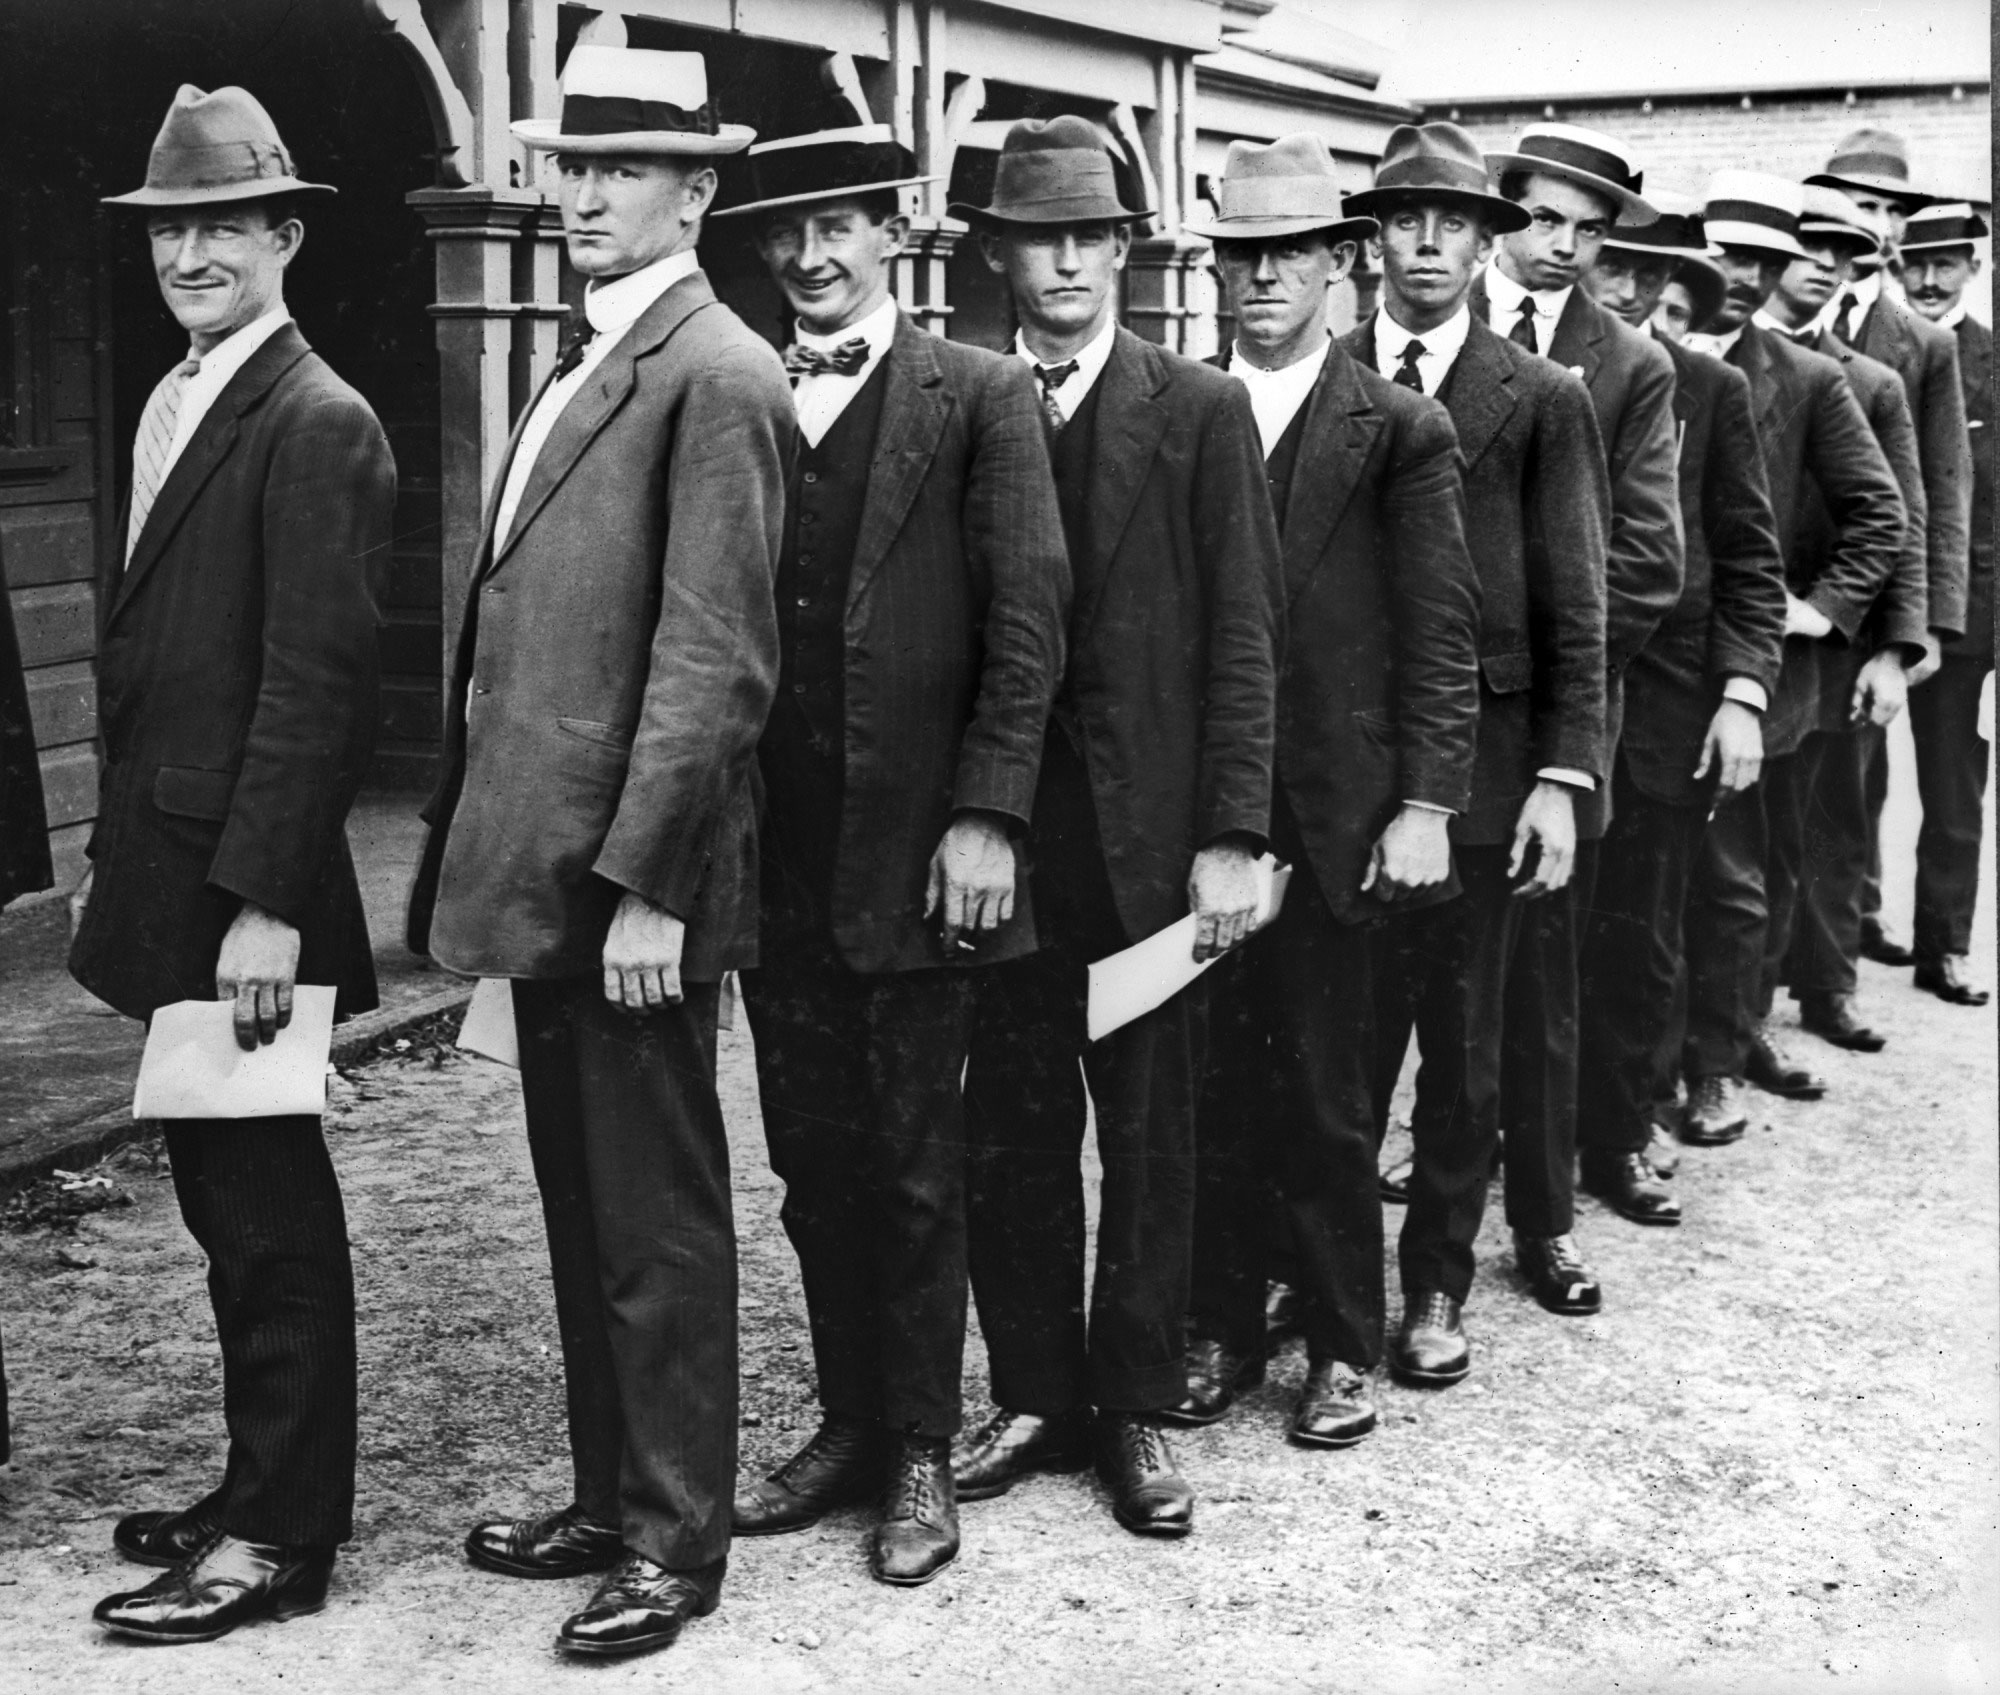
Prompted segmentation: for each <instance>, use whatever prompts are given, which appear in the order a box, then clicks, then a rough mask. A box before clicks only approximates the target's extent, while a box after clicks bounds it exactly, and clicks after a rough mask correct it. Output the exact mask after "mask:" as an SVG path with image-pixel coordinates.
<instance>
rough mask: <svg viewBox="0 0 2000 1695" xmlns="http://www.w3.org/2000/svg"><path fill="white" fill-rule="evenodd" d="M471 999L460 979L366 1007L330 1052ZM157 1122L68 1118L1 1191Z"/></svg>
mask: <svg viewBox="0 0 2000 1695" xmlns="http://www.w3.org/2000/svg"><path fill="white" fill-rule="evenodd" d="M471 999H472V985H471V984H470V983H460V984H457V985H456V986H455V987H453V988H449V989H440V990H439V991H438V992H437V993H436V994H434V995H425V996H424V997H423V998H422V999H421V1000H414V1001H405V1002H404V1003H403V1004H402V1005H400V1006H387V1007H382V1008H381V1009H379V1010H378V1011H375V1012H364V1013H363V1014H362V1015H361V1016H360V1017H359V1018H350V1019H349V1020H348V1021H347V1022H346V1023H345V1024H342V1025H340V1026H338V1027H337V1028H336V1029H335V1030H334V1032H333V1047H332V1051H331V1052H330V1054H329V1056H328V1057H329V1059H330V1060H331V1062H332V1063H333V1064H335V1065H345V1064H348V1063H349V1062H351V1061H353V1060H355V1059H358V1058H359V1057H360V1056H361V1055H362V1054H364V1053H366V1052H367V1051H368V1050H369V1049H370V1048H372V1047H373V1046H374V1045H375V1044H376V1043H377V1042H380V1041H383V1040H385V1039H388V1038H392V1037H395V1036H399V1035H401V1034H402V1033H403V1032H404V1031H405V1030H410V1029H414V1028H415V1027H416V1026H417V1025H419V1024H422V1023H423V1022H424V1021H425V1020H426V1019H431V1018H436V1017H437V1016H438V1015H439V1014H440V1013H445V1012H456V1011H457V1010H458V1009H459V1008H460V1007H462V1006H464V1005H465V1004H466V1002H468V1001H469V1000H471ZM157 1128H158V1125H157V1122H156V1121H155V1120H152V1119H143V1118H134V1117H133V1116H132V1108H131V1105H130V1104H129V1103H125V1104H121V1105H118V1106H115V1107H109V1108H107V1109H106V1110H104V1111H102V1112H99V1113H95V1114H93V1115H92V1116H91V1117H89V1118H85V1119H81V1120H79V1121H78V1122H77V1123H75V1124H66V1125H64V1126H63V1127H62V1128H61V1129H60V1130H57V1131H55V1132H54V1133H53V1136H52V1138H51V1140H50V1141H48V1142H47V1143H44V1144H43V1145H42V1146H40V1147H38V1148H37V1149H36V1150H35V1151H34V1152H33V1153H31V1154H28V1155H27V1156H26V1157H25V1158H23V1159H21V1160H19V1161H17V1162H15V1163H12V1164H7V1165H0V1195H4V1194H7V1193H10V1192H11V1191H13V1190H15V1189H18V1188H20V1187H21V1186H22V1185H23V1184H27V1183H33V1182H35V1181H36V1180H37V1179H39V1178H43V1177H47V1176H49V1175H50V1174H52V1173H53V1172H55V1171H56V1170H58V1169H61V1170H63V1171H81V1170H82V1169H83V1168H84V1167H85V1166H87V1165H95V1164H96V1163H97V1161H99V1160H101V1159H103V1158H104V1157H105V1156H106V1155H107V1154H113V1153H116V1152H117V1151H118V1150H119V1149H120V1148H122V1147H124V1146H125V1145H126V1144H127V1143H128V1142H136V1141H139V1140H140V1139H141V1138H143V1137H145V1136H149V1135H151V1134H152V1133H153V1131H154V1130H155V1129H157Z"/></svg>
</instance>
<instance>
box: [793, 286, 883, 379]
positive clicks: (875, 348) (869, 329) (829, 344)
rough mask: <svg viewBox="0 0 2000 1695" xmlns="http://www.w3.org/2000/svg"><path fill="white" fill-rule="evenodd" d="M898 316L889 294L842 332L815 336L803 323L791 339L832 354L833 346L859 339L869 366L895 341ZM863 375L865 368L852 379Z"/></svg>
mask: <svg viewBox="0 0 2000 1695" xmlns="http://www.w3.org/2000/svg"><path fill="white" fill-rule="evenodd" d="M901 315H902V314H901V312H900V310H899V309H898V307H897V305H896V299H895V296H894V295H891V296H889V297H888V298H887V299H885V300H884V301H883V302H882V304H881V305H879V306H877V307H876V308H875V310H874V311H872V312H870V313H869V314H868V316H867V317H865V318H862V319H861V320H860V321H859V322H857V323H852V324H849V325H848V326H847V327H846V328H845V329H838V330H834V331H833V332H832V333H831V334H829V335H816V334H814V333H813V332H812V331H811V330H809V329H807V328H806V327H805V325H804V324H798V325H795V326H794V327H793V330H792V339H793V340H794V341H796V342H797V343H798V344H799V346H801V347H810V348H811V349H812V350H813V351H814V352H815V353H831V352H832V351H833V350H834V349H835V348H836V347H841V346H844V345H845V344H846V343H848V342H850V341H852V340H854V338H855V337H856V336H859V337H860V338H861V339H862V340H863V341H865V342H867V343H868V362H869V364H870V365H872V364H874V362H875V361H876V360H877V359H879V358H881V357H882V355H883V354H885V353H887V352H888V351H889V344H890V343H891V342H893V341H894V340H895V339H896V321H897V319H898V318H899V317H901ZM866 374H867V373H866V368H864V369H863V370H861V371H857V372H856V373H855V376H856V377H864V376H865V375H866Z"/></svg>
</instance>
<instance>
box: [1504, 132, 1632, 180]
mask: <svg viewBox="0 0 2000 1695" xmlns="http://www.w3.org/2000/svg"><path fill="white" fill-rule="evenodd" d="M1512 151H1513V153H1514V154H1515V155H1516V156H1517V157H1518V158H1522V159H1539V160H1542V161H1544V162H1546V163H1547V164H1549V165H1551V166H1555V167H1557V168H1559V169H1563V170H1571V171H1583V172H1585V173H1586V174H1588V175H1590V176H1593V177H1601V178H1602V179H1603V180H1604V181H1606V182H1611V183H1616V184H1617V185H1618V186H1619V187H1620V188H1622V189H1625V190H1626V191H1627V192H1628V193H1631V194H1637V193H1638V192H1639V191H1640V187H1641V185H1642V184H1643V183H1644V182H1645V172H1643V171H1634V170H1630V169H1628V168H1627V167H1626V164H1625V161H1624V160H1623V159H1621V158H1619V157H1618V155H1617V154H1616V153H1607V152H1605V151H1604V149H1603V148H1601V147H1591V146H1589V145H1588V144H1586V143H1584V142H1581V141H1573V140H1571V139H1570V137H1568V136H1566V135H1526V136H1523V137H1522V138H1521V140H1520V143H1519V145H1518V146H1516V147H1514V148H1513V149H1512Z"/></svg>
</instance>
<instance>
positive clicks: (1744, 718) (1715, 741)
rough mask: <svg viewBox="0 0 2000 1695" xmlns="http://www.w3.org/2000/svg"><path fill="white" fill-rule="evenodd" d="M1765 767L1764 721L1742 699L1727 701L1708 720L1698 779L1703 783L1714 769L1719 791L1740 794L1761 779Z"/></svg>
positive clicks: (1698, 767)
mask: <svg viewBox="0 0 2000 1695" xmlns="http://www.w3.org/2000/svg"><path fill="white" fill-rule="evenodd" d="M1763 769H1764V726H1763V723H1762V722H1761V721H1760V720H1759V718H1758V717H1757V714H1756V713H1754V712H1752V711H1751V710H1750V708H1749V707H1747V706H1745V705H1744V704H1743V703H1742V702H1741V701H1740V700H1725V701H1724V702H1723V703H1722V704H1721V705H1720V706H1718V707H1717V708H1716V709H1715V716H1714V717H1713V718H1711V719H1710V720H1709V721H1708V734H1707V736H1706V737H1704V738H1703V740H1702V744H1701V763H1700V764H1699V765H1697V766H1696V767H1695V768H1694V780H1695V781H1696V782H1697V783H1698V782H1700V781H1701V780H1702V778H1704V777H1706V776H1707V775H1708V774H1709V772H1710V771H1711V770H1712V771H1714V773H1715V786H1716V790H1717V792H1718V793H1719V794H1725V795H1733V794H1740V793H1742V792H1743V790H1745V789H1747V788H1749V787H1750V786H1751V785H1752V784H1753V783H1755V782H1756V781H1757V778H1758V777H1759V775H1761V774H1762V772H1763Z"/></svg>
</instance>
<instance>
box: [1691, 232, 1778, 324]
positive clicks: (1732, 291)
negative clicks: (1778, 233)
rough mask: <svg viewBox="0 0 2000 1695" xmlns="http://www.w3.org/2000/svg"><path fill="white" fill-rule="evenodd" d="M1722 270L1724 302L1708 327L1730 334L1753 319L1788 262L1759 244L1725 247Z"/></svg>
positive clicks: (1720, 266)
mask: <svg viewBox="0 0 2000 1695" xmlns="http://www.w3.org/2000/svg"><path fill="white" fill-rule="evenodd" d="M1716 263H1717V265H1718V266H1719V268H1720V269H1721V271H1722V280H1723V285H1724V286H1723V290H1722V304H1721V305H1720V306H1718V307H1717V308H1716V309H1715V319H1714V321H1713V322H1712V323H1710V325H1709V326H1708V327H1709V330H1710V332H1711V333H1713V334H1715V335H1727V334H1728V333H1729V332H1730V331H1731V330H1734V329H1740V328H1741V327H1742V326H1743V325H1744V324H1746V323H1748V322H1749V321H1750V314H1751V313H1753V312H1754V311H1756V310H1757V308H1758V307H1759V306H1762V305H1763V304H1764V302H1765V301H1767V300H1768V299H1770V298H1771V293H1772V291H1773V290H1774V289H1776V288H1777V286H1778V279H1779V278H1780V277H1781V276H1783V275H1784V274H1785V266H1786V263H1787V261H1786V260H1785V259H1783V258H1782V257H1780V256H1779V255H1778V254H1775V253H1766V252H1765V251H1764V250H1763V249H1762V248H1759V247H1725V248H1724V249H1723V250H1722V257H1721V258H1720V259H1719V260H1717V261H1716Z"/></svg>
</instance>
